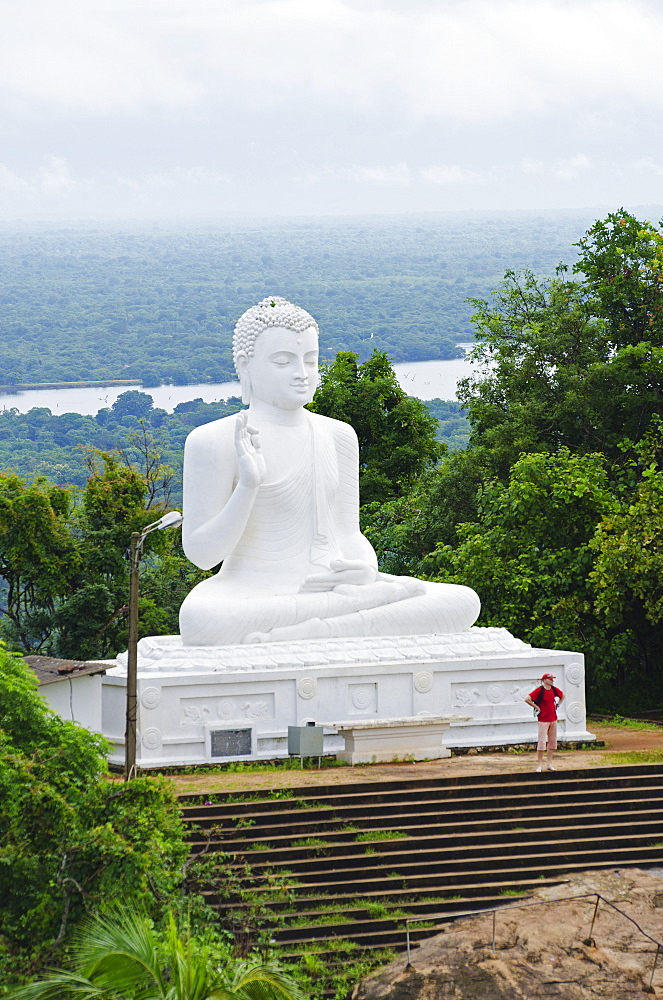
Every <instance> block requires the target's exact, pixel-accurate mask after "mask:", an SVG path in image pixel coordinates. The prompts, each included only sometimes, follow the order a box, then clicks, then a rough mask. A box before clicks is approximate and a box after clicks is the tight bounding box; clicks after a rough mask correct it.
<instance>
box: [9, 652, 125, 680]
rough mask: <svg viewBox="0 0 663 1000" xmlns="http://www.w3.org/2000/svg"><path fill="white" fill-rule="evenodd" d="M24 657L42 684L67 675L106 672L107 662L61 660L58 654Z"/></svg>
mask: <svg viewBox="0 0 663 1000" xmlns="http://www.w3.org/2000/svg"><path fill="white" fill-rule="evenodd" d="M23 659H24V660H25V662H26V663H27V664H28V666H30V667H31V669H32V670H33V671H34V674H35V676H36V677H37V680H38V681H39V683H40V684H53V683H54V682H55V681H62V680H66V678H67V677H85V676H86V675H91V674H105V673H106V669H107V667H108V664H107V663H94V662H92V661H88V660H61V659H58V657H56V656H24V657H23Z"/></svg>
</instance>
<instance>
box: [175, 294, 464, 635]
mask: <svg viewBox="0 0 663 1000" xmlns="http://www.w3.org/2000/svg"><path fill="white" fill-rule="evenodd" d="M233 353H234V360H235V367H236V370H237V374H238V376H239V379H240V382H241V385H242V398H243V400H244V402H245V403H248V404H249V408H248V411H244V412H242V413H241V414H240V415H239V416H232V417H224V418H223V419H221V420H216V421H214V422H212V423H209V424H204V425H203V426H202V427H197V428H196V429H195V430H194V431H192V433H191V434H190V435H189V437H188V439H187V442H186V446H185V451H184V526H183V544H184V551H185V553H186V555H187V557H188V558H189V559H190V560H191V561H192V562H193V563H195V564H196V566H199V567H200V568H201V569H210V568H211V567H213V566H216V565H217V564H218V563H221V562H222V563H223V565H222V567H221V569H220V570H219V572H218V573H217V574H216V575H215V576H213V577H210V578H209V579H207V580H204V581H203V582H202V583H199V584H198V585H197V586H196V587H194V589H193V590H192V591H191V593H190V594H189V595H188V597H187V598H186V599H185V601H184V603H183V604H182V608H181V611H180V630H181V636H182V641H183V643H184V645H185V646H225V645H233V644H238V643H251V642H272V641H278V640H288V639H307V638H324V637H339V638H343V637H349V636H382V635H418V634H421V633H431V632H433V633H435V632H436V633H450V632H462V631H465V630H466V629H468V628H469V627H470V626H471V625H472V624H473V623H474V622H475V621H476V619H477V617H478V614H479V610H480V602H479V598H478V597H477V595H476V594H475V593H474V591H473V590H470V589H469V587H462V586H457V585H454V584H445V583H426V582H423V581H421V580H416V579H413V578H411V577H397V576H390V575H387V574H385V573H380V572H379V570H378V564H377V558H376V555H375V552H374V550H373V548H372V546H371V544H370V542H369V541H368V539H366V538H365V537H364V536H363V535H362V534H361V532H360V530H359V489H358V478H359V463H358V444H357V435H356V434H355V432H354V430H353V429H352V427H351V426H350V425H349V424H345V423H342V422H340V421H338V420H331V419H330V418H329V417H323V416H321V415H319V414H316V413H310V412H309V411H308V410H306V409H305V405H306V403H308V402H310V401H311V399H312V398H313V394H314V392H315V389H316V385H317V379H318V326H317V324H316V322H315V320H314V319H313V318H312V316H310V315H309V314H308V313H307V312H305V311H304V310H303V309H300V308H299V307H298V306H295V305H292V303H290V302H287V301H286V300H285V299H283V298H276V297H275V298H267V299H263V301H262V302H260V303H259V304H258V305H257V306H253V307H252V308H251V309H249V310H247V312H245V313H244V315H243V316H241V318H240V319H239V321H238V323H237V326H236V327H235V336H234V340H233Z"/></svg>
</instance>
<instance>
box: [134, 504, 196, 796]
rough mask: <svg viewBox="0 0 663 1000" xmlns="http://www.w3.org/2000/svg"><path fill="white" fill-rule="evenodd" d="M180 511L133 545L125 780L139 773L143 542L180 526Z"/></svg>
mask: <svg viewBox="0 0 663 1000" xmlns="http://www.w3.org/2000/svg"><path fill="white" fill-rule="evenodd" d="M182 520H183V518H182V515H181V514H180V512H179V510H171V511H169V512H168V513H167V514H164V515H163V517H160V518H159V520H158V521H154V522H153V523H152V524H148V526H147V527H146V528H143V530H142V531H134V532H133V533H132V535H131V543H130V545H129V642H128V645H127V723H126V729H125V732H124V780H125V781H129V780H130V779H131V778H133V777H134V775H135V773H136V718H137V714H138V711H137V710H138V699H137V689H138V577H139V573H140V560H141V558H142V555H143V542H144V541H145V539H146V537H147V536H148V535H149V534H150V532H151V531H161V530H162V529H163V528H177V527H179V525H180V524H181V523H182Z"/></svg>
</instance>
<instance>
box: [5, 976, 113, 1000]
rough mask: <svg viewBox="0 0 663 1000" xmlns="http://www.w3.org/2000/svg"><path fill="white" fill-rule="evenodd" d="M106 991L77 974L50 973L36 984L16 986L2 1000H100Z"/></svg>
mask: <svg viewBox="0 0 663 1000" xmlns="http://www.w3.org/2000/svg"><path fill="white" fill-rule="evenodd" d="M106 995H107V994H106V991H105V990H104V989H100V988H99V987H98V986H95V984H94V983H91V982H90V980H89V979H88V978H87V976H83V975H80V974H79V973H77V972H52V973H50V975H48V976H47V977H46V978H45V979H42V980H40V982H38V983H28V984H27V985H26V986H16V987H14V988H13V989H10V990H9V991H8V992H7V993H4V994H3V998H2V1000H101V998H103V997H104V996H106Z"/></svg>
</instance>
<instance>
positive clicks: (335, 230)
mask: <svg viewBox="0 0 663 1000" xmlns="http://www.w3.org/2000/svg"><path fill="white" fill-rule="evenodd" d="M648 214H649V216H650V217H652V218H653V219H654V220H656V218H657V217H658V216H657V210H652V211H650V212H649V213H648ZM594 218H595V216H594V215H590V214H587V215H584V214H581V213H578V214H575V213H568V214H563V213H539V214H530V213H520V212H519V213H501V212H500V213H486V214H479V213H429V214H426V215H420V216H417V215H412V216H401V217H396V216H374V217H371V216H366V217H355V218H346V219H331V218H329V219H315V220H308V221H307V220H302V219H292V220H286V221H282V220H275V219H271V220H265V221H262V222H256V221H255V220H252V221H251V222H245V223H240V222H229V223H227V224H225V225H223V226H221V225H214V226H212V225H210V226H205V225H202V224H191V225H188V226H186V225H181V226H177V225H168V224H166V223H164V224H155V225H149V224H142V225H141V224H133V225H119V224H118V225H114V226H112V225H109V224H105V223H104V224H103V225H98V226H94V225H93V224H87V223H83V224H80V223H79V224H71V225H68V226H63V225H60V224H57V225H56V224H53V225H50V226H46V227H44V226H41V227H39V226H37V225H32V224H23V225H18V224H5V225H4V226H3V227H2V229H0V268H1V270H2V275H3V281H2V288H1V289H0V357H1V358H2V362H1V363H0V382H2V383H9V384H17V383H25V382H31V383H32V382H60V381H67V382H71V381H77V380H87V379H94V380H103V379H139V380H141V381H142V382H143V383H144V384H145V385H148V386H149V385H158V384H160V383H162V382H174V383H176V384H186V383H195V382H220V381H225V380H227V379H229V378H232V377H234V376H233V367H232V359H231V353H230V338H231V334H232V328H233V326H234V323H235V321H236V319H237V318H238V316H239V315H240V314H241V313H242V312H243V311H244V310H245V309H246V308H248V307H249V306H250V305H253V304H254V303H255V302H257V301H259V300H260V299H261V298H262V297H264V296H265V295H270V294H272V295H273V294H278V295H284V296H285V297H286V298H289V299H291V300H292V301H294V302H297V303H299V304H301V305H303V306H304V307H305V308H306V309H308V310H309V311H310V312H311V313H312V314H313V315H314V316H315V318H316V319H317V320H318V323H319V325H320V329H321V356H322V357H323V358H333V357H334V356H335V354H336V353H337V351H339V350H351V351H356V352H358V353H359V355H360V357H361V358H362V359H364V358H366V357H367V356H368V354H370V352H371V351H372V350H373V349H374V348H377V349H379V350H383V351H386V352H387V353H388V354H389V355H390V357H391V358H392V360H394V361H424V360H429V359H438V358H442V359H444V358H452V357H457V356H460V354H461V351H460V349H459V348H458V347H457V344H458V342H459V341H464V340H469V339H471V337H472V328H471V324H470V320H469V317H470V315H471V312H472V306H471V305H470V304H468V302H467V299H468V298H471V297H488V296H489V295H490V292H491V290H492V289H494V288H495V287H496V286H497V285H498V283H499V282H500V280H501V279H502V277H503V275H504V272H505V271H506V270H508V269H515V270H519V269H522V268H529V269H531V270H532V271H534V272H535V273H536V274H537V275H538V276H541V277H546V278H547V277H551V276H552V275H553V274H554V272H555V268H556V266H557V265H558V264H559V263H560V262H562V261H563V262H565V263H568V264H573V261H574V259H575V251H574V248H573V244H574V243H575V242H576V241H577V240H578V239H579V238H580V236H581V235H582V234H583V232H584V231H585V230H586V228H587V227H588V226H589V225H590V224H591V222H592V221H593V219H594Z"/></svg>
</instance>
